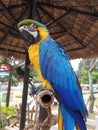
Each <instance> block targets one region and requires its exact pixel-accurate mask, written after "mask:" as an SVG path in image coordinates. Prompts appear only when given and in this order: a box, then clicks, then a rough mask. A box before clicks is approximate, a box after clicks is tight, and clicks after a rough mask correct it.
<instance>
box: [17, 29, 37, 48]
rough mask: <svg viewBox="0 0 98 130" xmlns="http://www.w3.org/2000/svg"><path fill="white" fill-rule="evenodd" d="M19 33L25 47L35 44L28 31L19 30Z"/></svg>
mask: <svg viewBox="0 0 98 130" xmlns="http://www.w3.org/2000/svg"><path fill="white" fill-rule="evenodd" d="M19 31H20V33H21V36H22V38H23V40H24V41H25V43H26V46H30V45H31V44H33V43H34V42H35V39H34V37H33V36H32V35H31V34H30V33H29V32H28V31H26V30H25V29H23V28H19Z"/></svg>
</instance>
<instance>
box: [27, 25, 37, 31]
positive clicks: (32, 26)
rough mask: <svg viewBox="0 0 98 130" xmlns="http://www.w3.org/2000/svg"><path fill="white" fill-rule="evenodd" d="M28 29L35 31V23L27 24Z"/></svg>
mask: <svg viewBox="0 0 98 130" xmlns="http://www.w3.org/2000/svg"><path fill="white" fill-rule="evenodd" d="M28 30H29V31H32V32H34V31H36V25H34V24H30V25H28Z"/></svg>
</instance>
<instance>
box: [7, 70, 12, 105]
mask: <svg viewBox="0 0 98 130" xmlns="http://www.w3.org/2000/svg"><path fill="white" fill-rule="evenodd" d="M11 78H12V68H11V70H10V75H9V80H8V89H7V97H6V107H8V106H9V101H10V92H11Z"/></svg>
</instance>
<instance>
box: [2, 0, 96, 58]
mask: <svg viewBox="0 0 98 130" xmlns="http://www.w3.org/2000/svg"><path fill="white" fill-rule="evenodd" d="M27 18H31V19H35V20H38V21H40V22H42V23H43V24H45V25H46V26H47V27H48V29H49V32H50V35H51V37H52V38H53V39H55V40H56V41H58V42H59V43H61V44H62V45H63V47H64V48H65V49H66V51H67V52H68V55H69V57H70V58H71V59H75V58H81V57H82V58H92V57H98V0H1V1H0V55H5V56H7V57H10V56H13V57H15V58H18V59H25V50H26V49H25V44H24V41H23V40H22V38H21V36H20V33H19V31H18V28H17V24H18V22H19V21H21V20H23V19H27Z"/></svg>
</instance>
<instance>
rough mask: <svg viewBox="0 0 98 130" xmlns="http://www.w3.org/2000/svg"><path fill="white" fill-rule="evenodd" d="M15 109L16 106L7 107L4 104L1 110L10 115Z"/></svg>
mask: <svg viewBox="0 0 98 130" xmlns="http://www.w3.org/2000/svg"><path fill="white" fill-rule="evenodd" d="M13 110H14V106H13V105H12V106H9V107H6V106H2V107H1V111H2V112H3V113H4V114H5V115H6V116H9V115H12V114H13Z"/></svg>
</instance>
